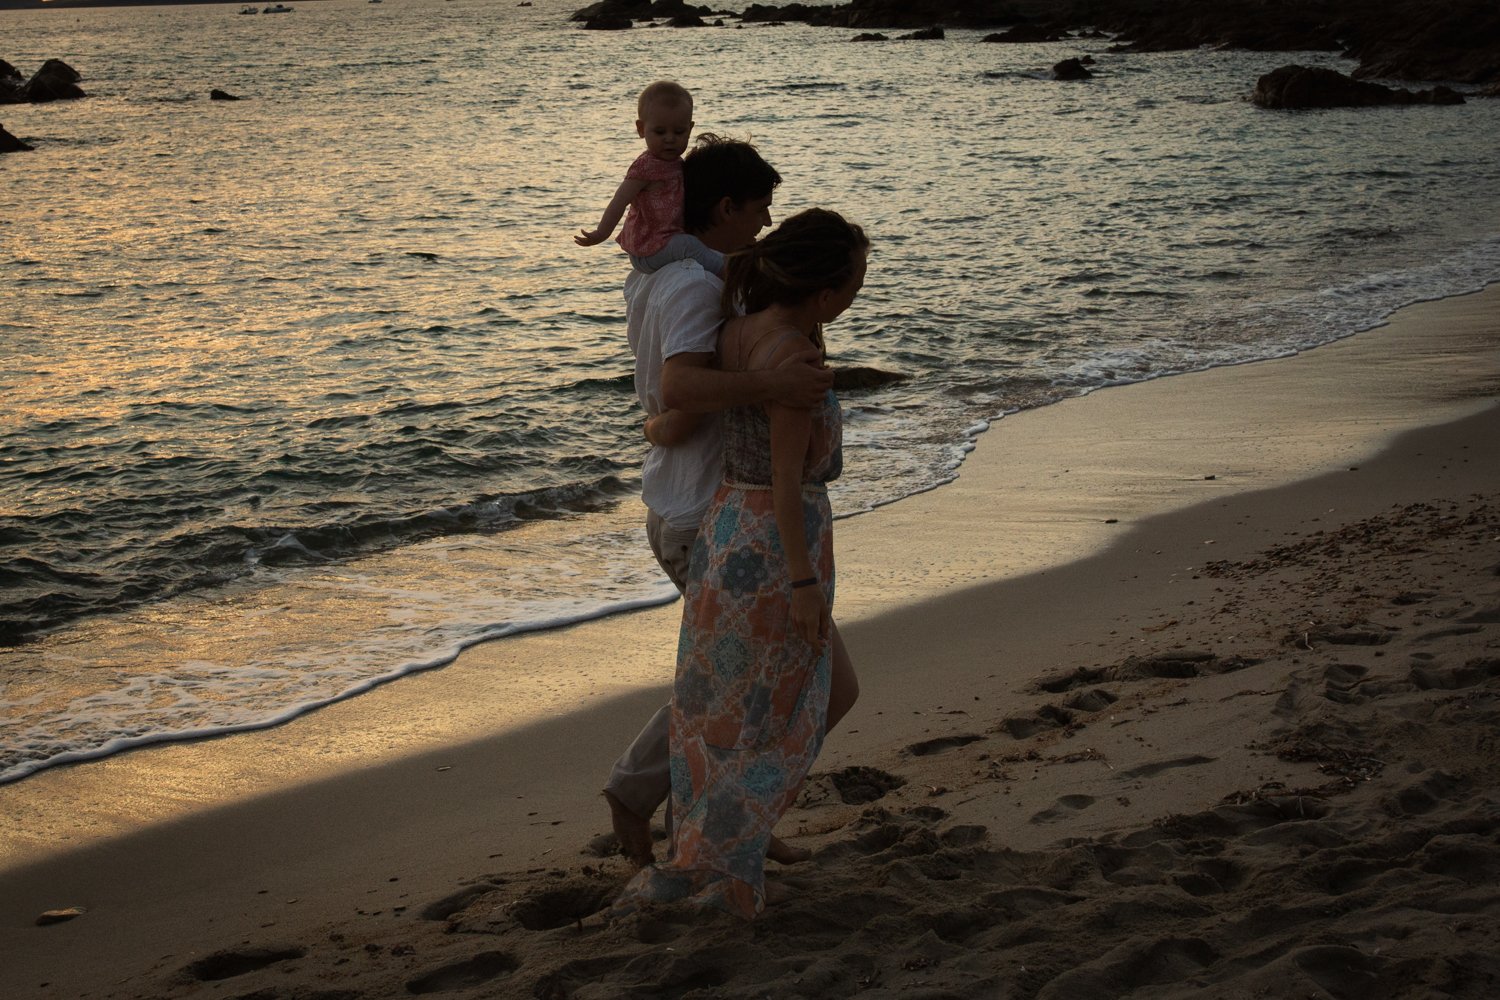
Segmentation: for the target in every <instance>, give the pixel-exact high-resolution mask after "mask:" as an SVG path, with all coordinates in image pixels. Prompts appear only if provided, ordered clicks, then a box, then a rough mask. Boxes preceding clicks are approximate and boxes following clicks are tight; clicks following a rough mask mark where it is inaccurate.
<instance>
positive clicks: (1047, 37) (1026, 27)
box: [980, 24, 1067, 45]
mask: <svg viewBox="0 0 1500 1000" xmlns="http://www.w3.org/2000/svg"><path fill="white" fill-rule="evenodd" d="M1066 37H1067V35H1066V33H1064V32H1062V31H1059V30H1058V29H1056V28H1051V27H1048V26H1047V25H1044V24H1018V25H1016V26H1015V27H1013V28H1010V29H1008V30H1006V31H997V32H995V33H994V34H992V35H985V36H984V37H983V38H981V39H980V41H982V42H998V43H999V44H1002V45H1024V44H1029V43H1033V42H1060V41H1062V40H1063V39H1064V38H1066Z"/></svg>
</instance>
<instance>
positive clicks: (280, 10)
mask: <svg viewBox="0 0 1500 1000" xmlns="http://www.w3.org/2000/svg"><path fill="white" fill-rule="evenodd" d="M291 12H292V8H290V7H287V6H284V5H283V4H279V3H273V4H271V6H269V7H264V8H262V9H261V13H262V14H290V13H291Z"/></svg>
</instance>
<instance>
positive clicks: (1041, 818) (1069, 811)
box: [1031, 795, 1095, 823]
mask: <svg viewBox="0 0 1500 1000" xmlns="http://www.w3.org/2000/svg"><path fill="white" fill-rule="evenodd" d="M1094 801H1095V800H1094V797H1093V796H1091V795H1064V796H1063V797H1062V798H1060V799H1058V800H1057V801H1056V802H1055V803H1053V805H1052V807H1051V808H1049V809H1043V810H1042V811H1041V812H1039V813H1037V814H1036V815H1035V816H1033V817H1031V822H1033V823H1056V822H1057V821H1059V820H1064V819H1069V818H1071V817H1072V815H1073V814H1074V813H1076V812H1081V811H1082V810H1084V809H1087V808H1088V807H1089V806H1091V805H1093V804H1094Z"/></svg>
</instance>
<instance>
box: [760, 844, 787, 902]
mask: <svg viewBox="0 0 1500 1000" xmlns="http://www.w3.org/2000/svg"><path fill="white" fill-rule="evenodd" d="M768 856H769V855H768ZM791 898H792V889H791V886H786V885H782V884H780V883H779V882H767V883H766V905H767V906H775V905H776V904H777V903H785V902H786V901H787V900H789V899H791Z"/></svg>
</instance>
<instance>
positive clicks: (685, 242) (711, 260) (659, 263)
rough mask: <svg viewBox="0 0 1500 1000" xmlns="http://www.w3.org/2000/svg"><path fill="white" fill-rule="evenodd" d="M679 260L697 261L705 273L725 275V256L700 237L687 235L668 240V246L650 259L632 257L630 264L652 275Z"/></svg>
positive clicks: (680, 234) (683, 234) (682, 234)
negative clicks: (710, 247) (712, 248)
mask: <svg viewBox="0 0 1500 1000" xmlns="http://www.w3.org/2000/svg"><path fill="white" fill-rule="evenodd" d="M679 260H695V261H697V262H698V263H699V264H701V265H702V266H703V269H704V270H705V271H711V272H713V273H714V274H718V275H722V274H723V273H724V255H723V254H721V253H719V251H717V250H711V249H709V247H708V246H707V245H706V244H704V242H703V241H702V240H700V239H699V238H698V237H696V236H689V235H688V234H687V233H678V234H676V235H675V236H673V237H672V238H671V239H670V240H667V245H666V246H664V247H662V248H661V249H660V250H658V251H656V253H654V254H652V255H651V256H649V257H636V256H632V257H631V258H630V263H631V265H633V266H634V267H635V269H636V270H637V271H641V272H643V273H645V274H652V273H654V272H656V271H659V270H660V269H662V268H664V267H666V266H667V265H668V264H671V263H674V262H676V261H679Z"/></svg>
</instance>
